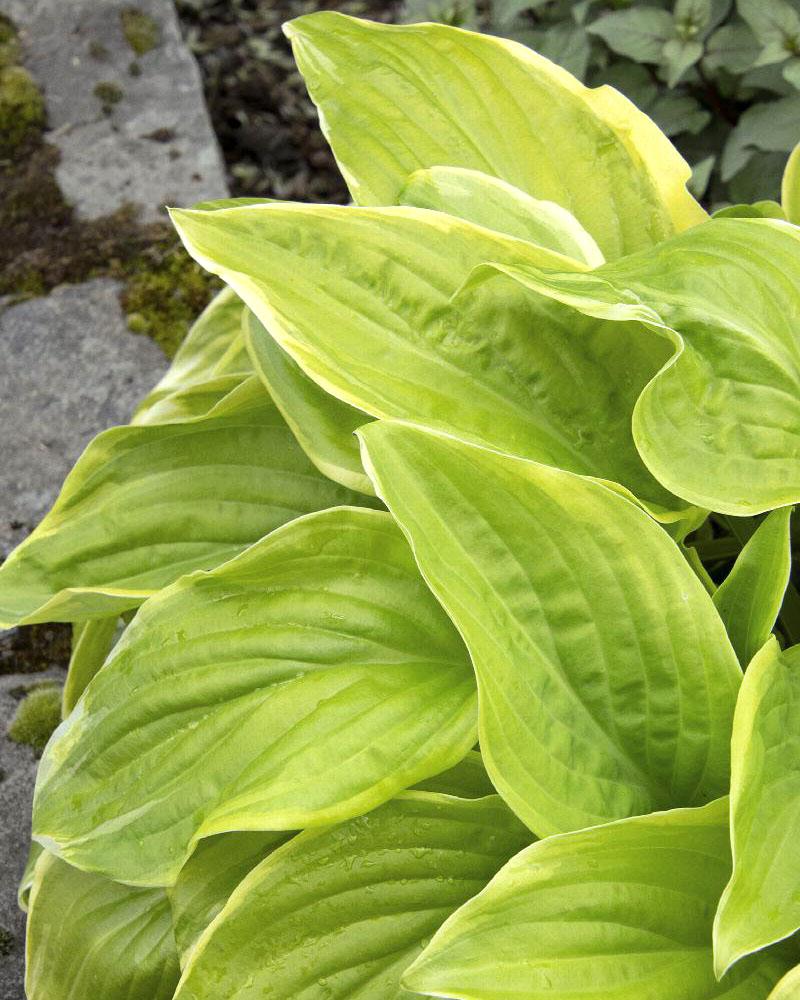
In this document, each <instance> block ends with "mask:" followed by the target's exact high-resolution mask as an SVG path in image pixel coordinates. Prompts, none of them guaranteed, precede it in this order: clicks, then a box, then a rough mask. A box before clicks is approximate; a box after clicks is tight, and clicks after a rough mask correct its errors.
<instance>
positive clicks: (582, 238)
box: [398, 167, 605, 267]
mask: <svg viewBox="0 0 800 1000" xmlns="http://www.w3.org/2000/svg"><path fill="white" fill-rule="evenodd" d="M398 202H399V203H400V204H401V205H411V206H412V207H415V208H428V209H431V211H434V212H446V213H447V214H448V215H457V216H458V217H459V218H460V219H466V220H467V222H474V223H475V224H476V225H478V226H485V227H486V228H487V229H496V230H497V231H498V232H501V233H505V234H506V235H507V236H516V237H517V239H520V240H529V241H530V242H531V243H535V244H537V246H543V247H546V248H547V249H548V250H555V251H556V252H557V253H562V254H564V256H565V257H572V258H574V259H575V260H579V261H581V262H582V263H584V264H588V265H589V266H590V267H597V266H598V265H599V264H602V263H604V261H605V258H604V257H603V255H602V253H601V252H600V248H599V247H598V246H597V244H596V243H595V241H594V240H593V239H592V237H591V236H590V235H589V234H588V233H587V232H586V230H585V229H584V228H583V226H582V225H581V224H580V223H579V222H578V220H577V219H576V218H575V216H574V215H571V214H570V213H569V212H568V211H567V210H566V209H565V208H562V207H561V206H560V205H556V203H555V202H553V201H541V200H539V199H537V198H531V196H530V195H529V194H526V193H525V192H524V191H520V189H519V188H515V187H514V185H513V184H509V183H507V182H506V181H501V180H500V179H499V178H498V177H492V176H491V175H490V174H483V173H481V172H480V171H479V170H467V169H466V168H464V167H430V168H429V169H427V170H417V171H415V172H414V173H413V174H412V175H411V176H410V177H409V179H408V182H407V183H406V185H405V187H404V188H403V190H402V191H401V192H400V194H399V196H398Z"/></svg>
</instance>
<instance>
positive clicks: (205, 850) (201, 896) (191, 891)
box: [167, 831, 292, 967]
mask: <svg viewBox="0 0 800 1000" xmlns="http://www.w3.org/2000/svg"><path fill="white" fill-rule="evenodd" d="M291 836H292V835H291V833H287V832H285V831H279V832H270V831H256V832H253V833H221V834H218V835H217V836H216V837H208V838H206V839H205V840H201V841H200V843H199V844H198V845H197V847H196V848H195V852H194V854H193V855H192V856H191V857H190V858H189V860H188V861H187V862H186V864H185V865H184V866H183V868H181V871H180V874H179V875H178V880H177V881H176V883H175V885H173V886H172V887H171V888H170V889H168V890H167V897H168V898H169V902H170V905H171V907H172V923H173V926H174V929H175V941H176V943H177V946H178V954H179V956H180V961H181V967H183V966H184V965H185V963H186V959H187V957H188V955H189V953H190V952H191V950H192V948H194V946H195V945H196V944H197V941H198V938H199V937H200V935H201V934H202V933H203V931H205V929H206V927H208V925H209V924H210V923H211V921H212V920H213V919H214V918H215V917H216V916H217V914H218V913H219V912H220V910H221V909H222V908H223V906H224V905H225V904H226V903H227V901H228V898H229V897H230V894H231V893H232V892H233V890H234V889H235V888H236V886H237V885H238V884H239V883H240V882H241V881H242V879H243V878H244V877H245V875H247V874H248V873H249V872H250V871H252V869H253V868H255V866H256V865H258V864H260V863H261V862H262V861H263V860H264V858H266V857H267V855H269V854H270V853H271V852H272V851H273V850H275V848H276V847H279V846H280V845H281V844H283V843H285V842H286V841H287V840H288V839H289V837H291Z"/></svg>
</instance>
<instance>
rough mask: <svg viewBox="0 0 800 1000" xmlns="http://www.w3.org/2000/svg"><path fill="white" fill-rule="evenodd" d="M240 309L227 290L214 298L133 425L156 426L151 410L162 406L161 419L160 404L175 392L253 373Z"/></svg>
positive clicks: (163, 407)
mask: <svg viewBox="0 0 800 1000" xmlns="http://www.w3.org/2000/svg"><path fill="white" fill-rule="evenodd" d="M242 309H243V305H242V301H241V299H239V298H238V297H237V296H236V295H235V294H234V292H233V291H231V289H230V288H224V289H223V290H222V291H221V292H219V293H218V294H217V295H216V296H215V297H214V299H213V300H212V301H211V302H210V303H209V305H208V306H207V307H206V308H205V310H204V311H203V312H202V313H201V315H200V316H199V317H198V319H197V320H196V321H195V323H194V324H193V325H192V327H191V329H190V330H189V332H188V333H187V335H186V337H185V339H184V341H183V343H182V344H181V346H180V347H179V348H178V351H177V353H176V355H175V357H174V358H173V360H172V364H171V365H170V366H169V369H168V370H167V372H166V374H165V375H164V377H163V378H162V379H161V381H160V382H159V383H158V384H157V385H156V386H155V388H154V389H153V390H152V391H151V392H150V393H148V395H147V396H145V398H144V399H143V400H142V402H141V403H140V404H139V406H138V407H137V409H136V413H135V415H134V418H133V423H137V424H145V423H157V422H158V419H157V418H156V417H155V416H154V415H153V414H152V413H151V411H152V409H153V408H154V407H155V405H156V404H157V403H160V402H161V403H162V407H161V413H162V415H163V414H164V413H165V412H166V407H165V406H164V405H163V402H162V401H163V400H164V398H165V397H167V396H170V395H172V394H173V393H175V392H176V391H178V390H181V389H187V388H188V387H189V386H194V385H196V384H197V383H201V382H208V380H209V379H213V378H215V377H218V376H228V377H230V376H232V375H237V374H240V375H247V374H249V373H250V372H252V365H251V364H250V361H249V359H248V357H247V351H246V349H245V347H244V341H243V338H242ZM183 415H185V414H183ZM191 415H196V414H191Z"/></svg>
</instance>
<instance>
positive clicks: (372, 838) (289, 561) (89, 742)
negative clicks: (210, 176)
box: [0, 11, 800, 1000]
mask: <svg viewBox="0 0 800 1000" xmlns="http://www.w3.org/2000/svg"><path fill="white" fill-rule="evenodd" d="M286 33H287V36H288V38H289V40H290V42H291V44H292V48H293V52H294V55H295V58H296V60H297V64H298V68H299V70H300V73H301V74H302V76H303V79H304V80H305V83H306V86H307V87H308V90H309V92H310V94H311V97H312V98H313V100H314V102H315V103H316V104H317V106H318V107H319V108H320V112H321V115H322V117H323V119H324V121H325V126H326V134H327V135H328V137H329V139H330V142H331V145H332V147H333V148H334V149H335V150H336V157H337V162H338V163H339V164H340V165H341V169H342V173H343V175H344V177H345V178H346V179H347V184H348V187H349V191H350V195H351V198H352V202H353V204H352V205H340V204H332V205H318V204H303V203H298V202H296V201H276V200H264V199H260V198H258V197H249V198H248V197H245V198H233V199H223V200H220V201H215V202H205V203H202V204H200V205H198V206H196V207H195V208H193V209H174V210H172V212H171V219H172V221H173V224H174V225H175V227H176V229H177V231H178V234H179V236H180V238H181V241H182V242H183V245H184V246H185V248H186V249H187V250H188V252H189V254H190V255H191V257H192V258H193V259H194V260H195V261H196V262H197V263H198V264H199V265H201V266H203V267H204V268H206V269H207V270H208V271H209V272H211V273H212V274H214V275H216V277H217V278H219V279H221V280H222V281H223V282H224V284H225V287H224V288H223V289H222V290H221V291H220V292H219V294H218V295H216V296H215V298H214V299H213V300H212V301H211V303H210V304H209V305H208V306H207V307H206V309H205V310H204V311H203V312H202V314H201V315H200V316H199V317H198V318H197V320H196V321H195V322H194V323H193V324H192V326H191V328H190V330H189V331H188V334H187V336H186V338H185V339H184V340H183V342H182V344H181V346H180V348H179V349H178V351H177V353H176V355H175V358H174V360H173V363H172V365H171V366H170V368H169V370H168V371H167V372H166V373H165V375H164V376H163V378H162V379H161V380H160V382H159V383H158V384H157V385H156V386H155V387H154V389H153V390H152V391H151V392H150V393H149V394H148V395H147V396H146V397H145V399H144V400H142V402H141V403H140V405H139V407H138V408H137V410H136V412H135V414H134V416H133V418H132V420H131V422H130V423H129V424H128V425H126V426H122V427H116V428H113V429H111V430H110V431H106V432H104V433H102V434H100V435H98V436H97V437H96V438H95V439H94V440H93V441H91V442H90V443H89V445H88V446H87V448H86V449H85V451H84V453H83V454H82V455H81V456H80V458H79V459H78V461H77V462H76V464H75V467H74V468H73V470H72V472H71V473H70V476H69V478H68V479H67V481H66V483H65V485H64V487H63V489H62V492H61V494H60V495H59V497H58V498H57V500H56V502H55V504H54V506H53V508H52V510H51V511H50V512H49V513H48V514H47V515H46V516H45V518H44V519H43V520H42V522H41V523H40V524H39V525H38V527H37V528H35V529H34V531H33V532H32V533H31V534H30V535H29V537H28V538H27V539H26V540H25V541H24V542H23V543H22V544H21V545H20V546H19V547H18V548H17V549H16V550H15V551H14V552H13V553H11V555H10V556H9V557H8V559H7V560H6V562H5V563H4V564H3V566H2V567H0V626H5V627H14V626H16V625H19V624H24V623H25V622H31V621H38V620H41V619H45V618H47V617H57V618H59V619H63V620H66V621H71V622H73V623H74V625H75V638H76V642H75V644H74V649H73V654H72V657H71V660H70V666H69V671H68V675H67V681H66V686H65V692H66V693H65V697H64V701H63V707H62V710H63V712H64V714H65V716H66V718H65V722H64V725H63V726H62V727H60V729H59V730H58V731H57V732H56V733H55V734H54V735H53V737H52V738H51V740H50V742H49V743H48V745H47V747H46V748H45V751H44V754H43V759H42V762H41V765H40V769H39V774H38V777H37V782H36V791H35V796H34V803H33V817H32V836H33V839H34V842H35V847H34V848H33V860H32V862H31V863H30V864H29V867H28V871H27V874H26V876H25V877H24V881H23V886H22V892H21V896H22V897H23V901H24V898H25V896H26V893H27V886H28V885H30V884H31V883H32V887H31V890H30V897H29V904H28V905H29V908H30V912H29V916H28V929H27V954H28V970H27V990H28V997H29V1000H60V998H62V997H63V998H66V997H68V996H73V997H80V996H86V995H89V994H90V993H91V995H92V998H93V1000H117V998H118V997H119V996H127V997H130V998H131V1000H212V998H213V1000H223V998H229V1000H233V998H241V1000H245V998H250V997H255V996H259V997H261V998H264V1000H295V998H297V997H300V996H302V997H306V998H308V1000H362V998H364V997H368V996H369V997H372V996H375V997H398V996H401V995H408V996H414V997H426V996H429V997H461V998H464V1000H506V998H508V997H509V996H512V995H513V996H517V997H520V998H534V997H535V998H536V1000H574V998H575V997H576V996H578V995H579V994H580V996H581V997H582V998H584V1000H611V998H613V1000H641V998H642V997H645V996H646V997H648V1000H715V998H719V997H721V996H723V995H725V996H729V997H731V998H734V997H736V998H737V1000H786V998H788V997H794V996H796V995H797V992H798V984H800V934H799V933H798V932H800V849H799V848H798V844H797V838H796V836H795V825H796V824H795V817H796V815H797V813H798V809H800V644H798V642H797V637H798V636H800V593H798V591H797V589H796V576H795V579H793V574H792V570H793V562H794V556H795V549H794V547H793V544H792V512H793V508H794V506H795V505H796V504H797V503H800V453H799V452H798V448H797V435H796V434H795V433H794V429H796V427H797V425H798V421H799V420H800V411H798V405H797V400H798V398H800V362H799V361H798V358H799V357H800V346H798V345H799V342H798V337H797V331H796V330H795V328H794V326H793V317H796V316H798V315H799V314H800V291H799V290H800V168H799V167H798V163H800V145H799V146H798V147H797V148H796V150H795V151H794V152H793V153H792V156H791V158H790V160H789V163H788V164H787V166H786V168H785V171H784V174H783V177H782V192H781V201H780V203H778V202H770V203H767V204H765V203H764V202H763V201H762V202H756V203H741V204H739V205H737V206H735V207H734V208H733V209H731V210H728V211H725V212H722V213H720V214H718V215H716V216H710V215H709V214H708V213H707V212H706V211H705V209H703V207H702V206H701V205H700V204H699V203H698V201H697V200H696V198H695V197H694V196H693V195H692V194H691V192H690V191H689V190H688V188H687V181H688V180H689V178H690V169H689V166H688V164H687V163H686V161H685V160H684V159H683V158H682V157H681V155H680V154H679V152H678V151H677V150H676V149H675V147H674V146H673V145H672V144H671V142H670V141H669V139H668V138H667V137H666V136H665V135H664V134H663V132H662V131H660V130H659V128H658V127H657V126H656V125H655V123H654V122H653V121H652V120H651V119H650V118H648V117H647V115H646V114H645V113H643V112H642V111H641V110H639V109H638V108H636V107H635V106H634V105H633V104H631V103H629V102H627V101H625V100H624V99H623V98H622V97H621V96H620V95H619V94H616V93H615V92H613V91H608V90H606V91H599V92H598V91H596V90H591V89H588V88H586V87H584V86H583V85H582V84H581V83H580V82H579V81H578V80H577V79H576V78H575V77H573V76H570V75H569V74H567V73H565V72H564V71H563V70H562V69H560V68H559V67H558V66H557V65H555V64H554V63H553V62H551V61H549V60H547V59H545V58H541V57H534V56H532V55H531V54H530V52H528V51H527V50H526V49H525V48H524V47H521V46H518V45H515V44H512V43H510V42H508V41H506V40H503V39H500V38H497V37H489V36H487V35H483V34H476V33H472V32H467V31H462V30H459V29H456V28H454V27H450V26H444V25H437V24H419V25H413V26H387V25H385V24H379V23H373V22H369V21H364V20H361V19H358V18H353V17H349V16H345V15H342V14H341V13H337V12H333V11H327V12H320V13H315V14H311V15H307V16H303V17H300V18H298V19H296V20H294V21H292V22H291V23H290V24H289V25H287V26H286ZM589 180H590V181H591V183H589V182H588V181H589ZM164 266H165V271H164V274H165V275H166V274H168V273H169V269H170V268H171V266H172V264H171V263H167V262H166V261H165V262H164ZM148 295H149V292H148V291H147V289H146V288H145V289H143V290H142V293H141V296H140V297H139V298H138V299H136V300H135V302H134V303H129V305H131V304H133V305H135V306H136V307H137V309H139V310H141V309H143V308H144V305H145V304H146V302H147V298H148ZM140 314H141V313H140ZM135 315H136V314H135ZM141 315H142V319H141V320H137V319H135V320H134V322H135V323H141V324H142V325H144V324H145V323H146V322H147V319H146V317H145V316H144V314H141ZM532 332H533V333H534V334H535V335H532ZM120 618H121V619H122V622H123V624H124V628H122V629H121V630H120V622H119V619H120ZM53 714H55V712H54V713H53ZM87 901H88V902H87Z"/></svg>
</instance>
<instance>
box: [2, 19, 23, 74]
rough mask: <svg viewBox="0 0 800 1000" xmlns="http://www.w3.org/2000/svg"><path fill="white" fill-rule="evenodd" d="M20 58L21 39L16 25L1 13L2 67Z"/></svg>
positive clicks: (16, 61) (13, 63)
mask: <svg viewBox="0 0 800 1000" xmlns="http://www.w3.org/2000/svg"><path fill="white" fill-rule="evenodd" d="M19 60H20V50H19V39H18V37H17V32H16V30H15V28H14V25H13V24H12V23H11V21H9V19H8V18H7V17H3V15H2V14H0V69H4V68H5V67H6V66H13V65H15V64H16V63H18V62H19Z"/></svg>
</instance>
